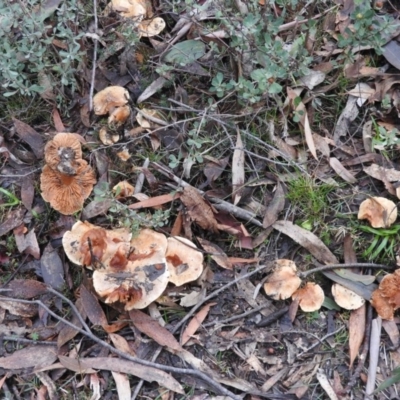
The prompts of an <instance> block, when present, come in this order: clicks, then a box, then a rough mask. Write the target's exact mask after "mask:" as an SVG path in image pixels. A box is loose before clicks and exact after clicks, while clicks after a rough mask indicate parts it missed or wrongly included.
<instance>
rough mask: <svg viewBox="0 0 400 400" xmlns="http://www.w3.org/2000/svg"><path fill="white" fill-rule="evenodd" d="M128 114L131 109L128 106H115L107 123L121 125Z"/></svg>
mask: <svg viewBox="0 0 400 400" xmlns="http://www.w3.org/2000/svg"><path fill="white" fill-rule="evenodd" d="M130 115H131V109H130V108H129V106H121V107H117V108H115V109H114V110H112V111H111V112H110V116H109V117H108V123H109V124H116V125H121V124H123V123H124V122H125V121H126V120H127V119H128V118H129V116H130Z"/></svg>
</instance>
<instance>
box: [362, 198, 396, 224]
mask: <svg viewBox="0 0 400 400" xmlns="http://www.w3.org/2000/svg"><path fill="white" fill-rule="evenodd" d="M358 219H367V220H368V221H369V223H370V224H371V226H372V227H373V228H388V227H389V226H391V225H392V224H393V223H394V222H395V221H396V219H397V207H396V204H395V203H393V201H391V200H388V199H386V198H384V197H371V198H369V199H366V200H364V201H363V202H362V203H361V204H360V209H359V211H358Z"/></svg>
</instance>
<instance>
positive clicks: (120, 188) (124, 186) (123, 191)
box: [112, 181, 135, 199]
mask: <svg viewBox="0 0 400 400" xmlns="http://www.w3.org/2000/svg"><path fill="white" fill-rule="evenodd" d="M112 190H113V192H114V193H115V194H116V198H117V199H123V198H124V197H130V196H132V195H133V193H134V192H135V187H134V186H132V185H131V184H130V183H129V182H128V181H121V182H118V183H117V184H116V185H115V186H114V187H113V189H112Z"/></svg>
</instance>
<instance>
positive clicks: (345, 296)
mask: <svg viewBox="0 0 400 400" xmlns="http://www.w3.org/2000/svg"><path fill="white" fill-rule="evenodd" d="M332 295H333V298H334V299H335V301H336V303H337V304H338V305H339V306H340V307H342V308H344V309H345V310H356V309H357V308H360V307H361V306H362V305H363V304H364V303H365V300H364V299H363V298H362V297H361V296H359V295H358V294H357V293H354V292H353V291H352V290H349V289H347V288H345V287H344V286H342V285H339V284H338V283H335V284H333V285H332Z"/></svg>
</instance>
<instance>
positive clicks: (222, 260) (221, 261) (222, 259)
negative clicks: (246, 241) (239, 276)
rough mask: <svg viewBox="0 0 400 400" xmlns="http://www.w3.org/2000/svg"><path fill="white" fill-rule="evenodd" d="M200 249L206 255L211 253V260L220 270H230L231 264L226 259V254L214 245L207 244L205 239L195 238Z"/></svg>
mask: <svg viewBox="0 0 400 400" xmlns="http://www.w3.org/2000/svg"><path fill="white" fill-rule="evenodd" d="M197 240H198V241H199V243H200V244H201V247H203V249H204V250H205V251H207V252H208V253H211V254H210V255H211V258H212V259H213V260H214V261H215V262H216V263H217V264H218V265H219V266H220V267H222V268H225V269H232V264H231V262H230V261H229V259H228V256H227V255H226V253H225V252H224V251H223V250H222V249H221V248H220V247H219V246H217V245H216V244H214V243H211V242H209V241H208V240H206V239H203V238H201V237H197Z"/></svg>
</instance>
